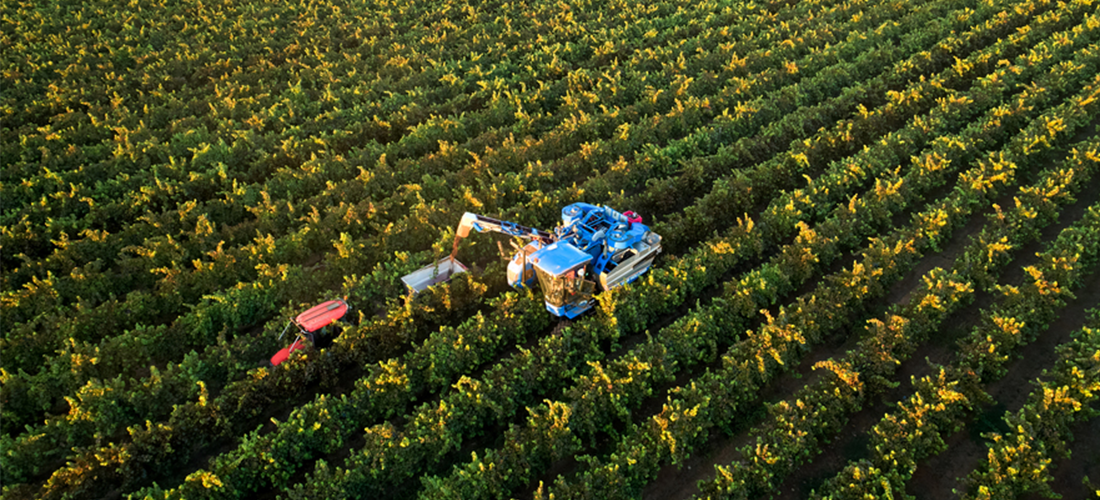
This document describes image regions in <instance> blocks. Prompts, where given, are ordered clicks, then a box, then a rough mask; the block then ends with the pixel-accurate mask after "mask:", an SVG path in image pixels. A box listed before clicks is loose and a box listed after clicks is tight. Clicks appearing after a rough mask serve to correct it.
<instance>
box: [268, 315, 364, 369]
mask: <svg viewBox="0 0 1100 500" xmlns="http://www.w3.org/2000/svg"><path fill="white" fill-rule="evenodd" d="M347 312H348V303H347V302H345V301H344V300H341V299H334V300H329V301H326V302H322V303H321V304H318V305H316V306H313V307H311V308H309V309H308V310H306V311H305V312H303V313H301V314H299V315H298V316H297V317H295V318H294V319H293V320H292V321H291V322H290V323H288V324H287V325H286V328H283V333H281V334H279V339H280V340H282V338H283V336H284V335H286V332H287V331H289V330H290V329H291V328H292V327H293V328H295V329H296V331H295V332H294V333H295V335H294V337H295V338H294V342H293V343H291V344H290V345H289V346H287V347H284V348H282V349H280V350H279V352H277V353H275V355H274V356H272V357H271V366H272V367H275V366H279V365H280V364H282V363H283V362H284V361H286V360H287V358H289V357H290V353H292V352H294V351H300V350H302V349H305V348H306V344H305V342H303V341H304V340H306V339H308V340H309V343H310V344H311V345H315V344H316V342H315V340H316V338H315V335H316V334H317V332H321V335H324V332H325V327H327V326H329V325H331V324H332V323H335V322H336V321H337V320H339V319H340V318H343V317H344V315H345V314H347Z"/></svg>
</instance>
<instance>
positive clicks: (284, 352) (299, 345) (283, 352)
mask: <svg viewBox="0 0 1100 500" xmlns="http://www.w3.org/2000/svg"><path fill="white" fill-rule="evenodd" d="M305 348H306V345H305V343H304V342H302V339H300V338H299V339H294V343H293V344H290V346H288V347H284V348H282V349H279V352H277V353H275V355H274V356H272V357H271V366H279V364H280V363H282V362H283V361H286V358H289V357H290V353H292V352H294V351H301V350H302V349H305Z"/></svg>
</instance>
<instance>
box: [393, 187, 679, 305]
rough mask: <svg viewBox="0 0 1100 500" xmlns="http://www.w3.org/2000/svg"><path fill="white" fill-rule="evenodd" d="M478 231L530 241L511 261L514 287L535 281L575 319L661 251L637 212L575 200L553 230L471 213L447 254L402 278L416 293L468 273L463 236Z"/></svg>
mask: <svg viewBox="0 0 1100 500" xmlns="http://www.w3.org/2000/svg"><path fill="white" fill-rule="evenodd" d="M470 230H474V231H477V232H487V231H491V232H498V233H503V234H508V235H511V236H517V237H520V238H523V239H526V240H528V241H527V243H526V244H524V245H523V246H519V245H516V250H517V251H516V254H515V255H514V256H512V258H511V259H509V261H508V283H509V284H510V285H512V286H514V287H516V288H523V287H530V286H533V285H534V284H535V282H536V281H537V282H538V284H539V286H541V287H542V289H543V294H544V295H545V299H546V309H547V310H548V311H550V312H551V313H552V314H554V315H555V316H564V317H567V318H570V319H572V318H575V317H577V316H579V315H581V314H583V313H584V312H585V311H587V310H589V309H591V308H592V305H593V303H594V299H593V295H594V294H595V293H597V292H598V291H602V290H610V289H612V288H615V287H618V286H622V285H625V284H627V283H630V282H632V281H634V280H635V279H637V278H638V277H639V276H641V275H642V274H643V273H645V272H646V271H647V270H649V268H650V266H652V264H653V259H654V258H656V256H657V254H658V253H660V251H661V244H660V243H661V237H660V236H658V235H657V234H656V233H654V232H652V231H650V230H649V226H646V225H645V224H643V223H642V218H641V217H640V216H638V215H637V214H635V213H634V212H625V213H620V212H618V211H615V210H613V209H611V208H610V207H600V206H596V205H591V204H588V203H574V204H572V205H569V206H566V207H565V208H563V209H562V224H561V225H559V226H558V227H557V228H555V230H554V232H552V233H551V232H547V231H542V230H539V229H534V228H530V227H526V226H521V225H519V224H515V223H513V222H506V221H501V220H498V219H493V218H489V217H484V216H481V215H477V214H472V213H469V212H467V213H466V214H465V215H463V216H462V220H461V222H459V225H458V229H457V230H456V231H455V242H454V247H453V249H452V251H451V255H450V256H449V257H445V258H444V259H442V260H440V261H438V262H436V263H434V264H431V265H429V266H427V267H424V268H422V269H420V270H418V271H415V272H413V273H411V274H409V275H407V276H405V277H403V278H402V281H404V282H405V285H406V286H408V288H409V291H410V292H411V293H413V294H415V293H417V292H421V291H423V290H425V289H427V288H428V287H429V286H432V285H435V284H438V283H442V282H445V281H447V280H449V279H451V278H453V277H454V276H455V275H457V274H459V273H462V272H466V270H467V267H466V266H465V265H463V264H462V263H461V262H459V261H458V260H457V258H456V256H457V254H458V247H459V243H460V242H461V240H462V239H463V238H465V237H467V236H469V234H470Z"/></svg>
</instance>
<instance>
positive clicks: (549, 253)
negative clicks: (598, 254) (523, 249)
mask: <svg viewBox="0 0 1100 500" xmlns="http://www.w3.org/2000/svg"><path fill="white" fill-rule="evenodd" d="M531 260H532V261H534V262H535V266H536V267H538V268H539V269H542V270H543V271H544V272H546V273H548V274H550V275H551V276H558V275H560V274H562V273H564V272H566V271H568V270H570V269H573V268H575V267H577V266H581V265H584V264H587V263H588V262H590V261H591V260H592V256H591V255H589V254H587V253H585V252H582V251H581V250H580V249H579V248H577V247H575V246H573V245H571V244H569V243H567V242H564V241H555V242H554V243H551V244H549V245H547V246H544V247H542V248H541V249H539V250H538V251H537V252H535V253H533V254H531Z"/></svg>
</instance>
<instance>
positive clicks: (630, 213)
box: [623, 210, 642, 224]
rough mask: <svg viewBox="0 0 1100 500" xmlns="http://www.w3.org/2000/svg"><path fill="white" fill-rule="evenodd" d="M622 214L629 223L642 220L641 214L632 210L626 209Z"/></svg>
mask: <svg viewBox="0 0 1100 500" xmlns="http://www.w3.org/2000/svg"><path fill="white" fill-rule="evenodd" d="M623 215H624V216H626V221H627V222H629V223H631V224H633V223H635V222H639V223H640V222H642V216H641V215H638V214H636V213H634V211H633V210H628V211H626V212H623Z"/></svg>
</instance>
